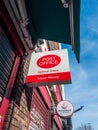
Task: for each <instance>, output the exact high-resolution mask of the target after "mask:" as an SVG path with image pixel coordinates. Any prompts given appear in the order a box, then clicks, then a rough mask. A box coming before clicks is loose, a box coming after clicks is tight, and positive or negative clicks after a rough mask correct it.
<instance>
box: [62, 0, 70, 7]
mask: <svg viewBox="0 0 98 130" xmlns="http://www.w3.org/2000/svg"><path fill="white" fill-rule="evenodd" d="M61 2H62V4H63V7H64V8H68V7H69V5H70V4H71V0H61Z"/></svg>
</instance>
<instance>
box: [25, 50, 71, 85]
mask: <svg viewBox="0 0 98 130" xmlns="http://www.w3.org/2000/svg"><path fill="white" fill-rule="evenodd" d="M26 83H27V84H29V85H31V86H43V85H54V84H66V83H68V84H69V83H71V76H70V69H69V62H68V52H67V49H63V50H55V51H46V52H38V53H32V56H31V61H30V66H29V71H28V75H27V77H26Z"/></svg>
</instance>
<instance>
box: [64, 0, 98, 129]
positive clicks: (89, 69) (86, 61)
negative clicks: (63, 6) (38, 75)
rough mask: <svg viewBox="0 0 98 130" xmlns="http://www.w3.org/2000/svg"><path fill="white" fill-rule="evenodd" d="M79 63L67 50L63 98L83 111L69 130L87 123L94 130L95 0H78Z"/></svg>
mask: <svg viewBox="0 0 98 130" xmlns="http://www.w3.org/2000/svg"><path fill="white" fill-rule="evenodd" d="M80 28H81V29H80V35H81V36H80V37H81V38H80V39H81V40H80V44H81V45H80V46H81V51H80V63H79V64H78V62H77V60H76V58H75V55H74V53H73V52H72V50H71V47H70V46H66V45H63V48H66V47H67V48H68V53H69V63H70V70H71V77H72V84H70V85H65V98H66V99H68V100H70V101H71V102H72V103H73V105H74V109H77V108H79V107H80V106H82V105H84V108H83V109H82V110H81V111H79V112H77V113H75V114H74V115H73V117H72V122H73V130H75V129H76V128H77V127H78V126H80V125H81V124H88V123H91V125H92V126H93V128H94V130H98V0H81V17H80Z"/></svg>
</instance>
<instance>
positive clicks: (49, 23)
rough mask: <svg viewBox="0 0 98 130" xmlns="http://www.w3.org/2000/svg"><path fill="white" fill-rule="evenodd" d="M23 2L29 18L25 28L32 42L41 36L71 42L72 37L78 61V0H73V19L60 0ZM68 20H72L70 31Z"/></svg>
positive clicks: (26, 0)
mask: <svg viewBox="0 0 98 130" xmlns="http://www.w3.org/2000/svg"><path fill="white" fill-rule="evenodd" d="M62 1H64V0H62ZM67 1H68V0H67ZM25 2H26V9H27V13H28V16H29V19H30V23H29V24H28V26H27V28H28V30H29V32H30V33H31V35H32V37H33V40H34V42H36V41H37V40H38V39H39V38H41V39H46V40H51V41H56V42H60V43H65V44H72V41H71V38H72V37H74V38H73V40H74V41H73V42H74V52H75V54H76V57H77V60H78V61H79V55H80V0H73V11H72V12H73V19H71V18H72V16H71V18H70V11H69V8H64V7H63V4H62V2H61V0H29V1H28V0H25ZM71 10H72V9H71ZM70 20H71V21H72V20H73V22H72V25H73V28H74V30H73V32H72V31H71V28H72V27H71V26H70ZM70 27H71V28H70ZM71 34H72V35H71Z"/></svg>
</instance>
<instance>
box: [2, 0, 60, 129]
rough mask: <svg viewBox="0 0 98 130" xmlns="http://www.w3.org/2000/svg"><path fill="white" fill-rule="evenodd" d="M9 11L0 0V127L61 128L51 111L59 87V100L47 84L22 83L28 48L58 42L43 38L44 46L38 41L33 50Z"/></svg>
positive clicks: (41, 47) (25, 74)
mask: <svg viewBox="0 0 98 130" xmlns="http://www.w3.org/2000/svg"><path fill="white" fill-rule="evenodd" d="M7 4H8V3H7ZM11 13H13V12H11V9H10V6H9V4H8V6H7V7H6V5H5V3H4V1H0V130H28V129H29V130H62V121H61V119H60V118H59V117H58V115H55V113H53V115H52V112H51V108H52V106H53V105H56V102H58V101H60V100H62V96H61V93H60V91H58V92H59V96H60V97H59V100H58V98H57V95H56V94H55V93H56V91H54V90H55V89H53V90H52V93H53V94H52V93H51V90H50V89H49V87H48V86H43V87H40V86H39V87H37V88H29V87H28V86H27V85H26V84H25V80H26V76H27V73H28V68H29V63H30V58H31V51H32V50H33V51H34V53H35V52H38V50H39V51H47V50H53V49H54V50H55V49H59V45H58V44H57V43H53V44H50V43H49V41H47V42H45V41H44V44H45V45H46V46H45V47H44V46H43V44H42V45H40V44H37V49H35V50H34V46H32V45H35V43H34V44H31V42H32V39H31V37H30V35H29V33H28V32H26V29H25V28H24V30H22V29H23V28H21V29H20V28H19V27H20V25H18V24H17V20H16V19H15V16H13V14H14V13H13V14H11ZM22 31H23V32H25V34H23V33H22ZM26 36H28V37H26ZM50 45H51V46H50ZM49 47H50V48H49ZM50 88H53V86H52V87H50ZM58 88H59V86H58Z"/></svg>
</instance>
